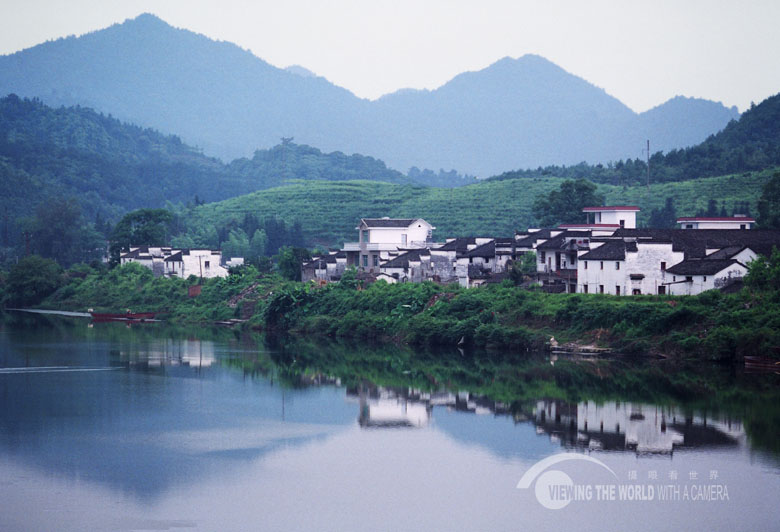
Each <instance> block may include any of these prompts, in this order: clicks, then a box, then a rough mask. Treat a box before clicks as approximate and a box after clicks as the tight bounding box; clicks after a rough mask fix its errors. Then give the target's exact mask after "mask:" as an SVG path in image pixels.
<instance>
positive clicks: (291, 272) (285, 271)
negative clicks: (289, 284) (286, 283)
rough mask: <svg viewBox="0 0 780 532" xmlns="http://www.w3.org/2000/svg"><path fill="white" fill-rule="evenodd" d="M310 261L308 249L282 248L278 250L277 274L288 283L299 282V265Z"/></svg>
mask: <svg viewBox="0 0 780 532" xmlns="http://www.w3.org/2000/svg"><path fill="white" fill-rule="evenodd" d="M310 259H311V255H310V254H309V250H308V249H305V248H292V247H290V246H284V247H282V248H281V249H280V250H279V258H278V261H277V264H278V265H279V273H281V274H282V276H283V277H284V278H285V279H289V280H290V281H300V280H301V264H303V262H304V261H306V260H310Z"/></svg>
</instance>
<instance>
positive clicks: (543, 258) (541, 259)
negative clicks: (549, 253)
mask: <svg viewBox="0 0 780 532" xmlns="http://www.w3.org/2000/svg"><path fill="white" fill-rule="evenodd" d="M546 258H547V257H545V255H544V251H542V254H541V255H539V262H544V261H545V259H546Z"/></svg>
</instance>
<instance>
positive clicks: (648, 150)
mask: <svg viewBox="0 0 780 532" xmlns="http://www.w3.org/2000/svg"><path fill="white" fill-rule="evenodd" d="M647 188H648V189H649V188H650V139H647Z"/></svg>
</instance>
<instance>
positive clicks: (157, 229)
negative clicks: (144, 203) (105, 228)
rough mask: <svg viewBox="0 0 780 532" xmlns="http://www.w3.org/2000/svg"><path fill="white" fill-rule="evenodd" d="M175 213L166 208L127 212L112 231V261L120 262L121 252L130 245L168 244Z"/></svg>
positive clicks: (113, 262)
mask: <svg viewBox="0 0 780 532" xmlns="http://www.w3.org/2000/svg"><path fill="white" fill-rule="evenodd" d="M172 221H173V213H171V212H170V211H167V210H165V209H138V210H136V211H132V212H129V213H127V214H126V215H125V216H124V217H123V218H122V219H121V220H119V223H117V224H116V227H114V231H113V232H112V233H111V245H110V253H111V263H112V264H118V263H119V254H120V253H121V251H122V250H126V249H129V248H130V246H131V245H132V246H164V245H166V244H168V243H169V242H168V236H169V233H170V231H169V227H168V225H169V224H170V223H171V222H172Z"/></svg>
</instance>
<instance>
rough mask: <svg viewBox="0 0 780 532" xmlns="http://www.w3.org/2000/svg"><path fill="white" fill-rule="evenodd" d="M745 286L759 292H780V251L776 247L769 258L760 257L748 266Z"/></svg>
mask: <svg viewBox="0 0 780 532" xmlns="http://www.w3.org/2000/svg"><path fill="white" fill-rule="evenodd" d="M745 284H746V285H747V286H749V287H751V288H754V289H757V290H772V291H774V292H775V293H777V292H778V291H780V251H778V249H777V248H776V247H775V248H772V255H770V256H769V258H767V257H764V256H763V255H759V256H758V257H756V259H755V260H753V261H751V262H750V263H749V264H748V273H747V275H746V276H745Z"/></svg>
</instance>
